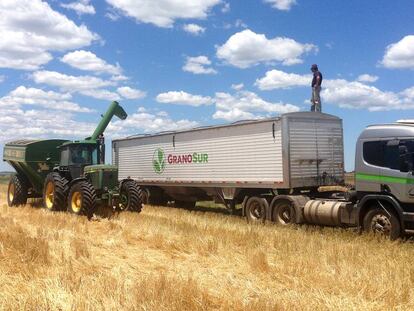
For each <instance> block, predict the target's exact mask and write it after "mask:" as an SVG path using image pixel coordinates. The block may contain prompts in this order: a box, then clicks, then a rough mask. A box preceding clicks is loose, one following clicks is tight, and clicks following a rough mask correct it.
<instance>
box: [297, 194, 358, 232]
mask: <svg viewBox="0 0 414 311" xmlns="http://www.w3.org/2000/svg"><path fill="white" fill-rule="evenodd" d="M355 213H356V210H355V208H354V205H353V204H352V203H351V202H347V201H338V200H321V199H319V200H310V201H308V202H306V204H305V207H304V209H303V216H304V218H305V222H306V223H309V224H317V225H324V226H341V225H348V226H349V225H356V217H355Z"/></svg>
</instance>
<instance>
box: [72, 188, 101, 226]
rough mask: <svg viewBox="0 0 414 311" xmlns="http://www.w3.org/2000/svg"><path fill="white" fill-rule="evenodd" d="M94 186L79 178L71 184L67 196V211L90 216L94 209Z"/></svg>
mask: <svg viewBox="0 0 414 311" xmlns="http://www.w3.org/2000/svg"><path fill="white" fill-rule="evenodd" d="M96 201H97V197H96V192H95V188H94V187H93V186H92V185H91V184H90V183H89V182H88V181H86V180H81V181H78V182H76V183H75V184H73V185H72V187H71V188H70V191H69V196H68V208H67V210H68V212H70V213H72V214H76V215H83V216H87V217H88V218H90V217H92V215H93V213H94V212H95V210H96V206H97V204H96Z"/></svg>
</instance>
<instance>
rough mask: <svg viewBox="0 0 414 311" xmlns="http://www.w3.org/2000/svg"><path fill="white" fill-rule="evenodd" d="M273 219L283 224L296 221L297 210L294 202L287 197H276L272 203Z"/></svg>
mask: <svg viewBox="0 0 414 311" xmlns="http://www.w3.org/2000/svg"><path fill="white" fill-rule="evenodd" d="M270 206H271V208H272V219H273V220H274V221H275V222H276V223H277V224H278V225H282V226H288V225H291V224H295V223H296V210H295V207H294V206H293V203H292V202H291V201H289V200H287V199H277V198H275V199H274V200H273V201H272V203H271V205H270Z"/></svg>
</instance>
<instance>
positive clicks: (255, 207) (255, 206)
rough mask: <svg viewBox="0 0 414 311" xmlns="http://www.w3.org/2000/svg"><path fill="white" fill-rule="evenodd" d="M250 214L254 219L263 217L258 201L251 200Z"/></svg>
mask: <svg viewBox="0 0 414 311" xmlns="http://www.w3.org/2000/svg"><path fill="white" fill-rule="evenodd" d="M250 215H251V216H252V218H254V219H262V218H263V211H262V206H261V205H260V203H259V202H253V203H252V205H251V207H250Z"/></svg>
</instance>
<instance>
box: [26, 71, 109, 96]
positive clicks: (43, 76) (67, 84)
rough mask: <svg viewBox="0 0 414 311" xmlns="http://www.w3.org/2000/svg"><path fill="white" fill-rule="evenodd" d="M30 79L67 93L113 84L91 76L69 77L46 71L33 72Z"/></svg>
mask: <svg viewBox="0 0 414 311" xmlns="http://www.w3.org/2000/svg"><path fill="white" fill-rule="evenodd" d="M32 77H33V80H34V81H35V82H36V83H43V84H48V85H52V86H56V87H59V88H60V89H62V90H65V91H68V92H78V91H81V90H90V89H96V88H101V87H106V86H110V85H114V82H111V81H105V80H102V79H100V78H97V77H93V76H71V75H66V74H63V73H59V72H56V71H47V70H42V71H35V72H34V73H33V75H32Z"/></svg>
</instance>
